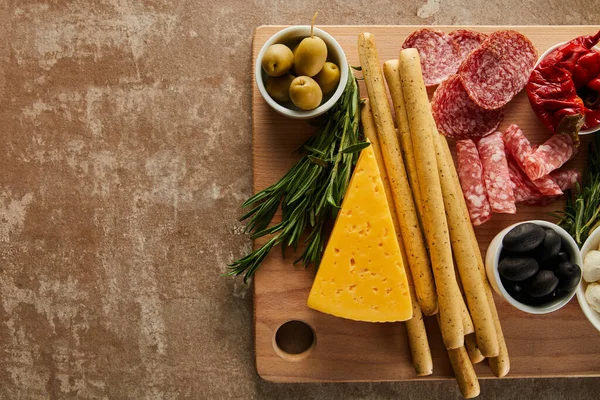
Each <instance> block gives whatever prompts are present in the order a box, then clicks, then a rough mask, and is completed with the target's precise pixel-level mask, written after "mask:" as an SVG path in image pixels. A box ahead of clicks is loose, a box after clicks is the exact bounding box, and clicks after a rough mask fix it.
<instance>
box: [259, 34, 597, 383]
mask: <svg viewBox="0 0 600 400" xmlns="http://www.w3.org/2000/svg"><path fill="white" fill-rule="evenodd" d="M282 28H283V26H262V27H259V28H257V29H256V31H255V36H254V43H253V58H254V57H256V54H257V53H258V51H259V50H260V47H261V46H262V45H263V43H264V42H265V41H266V40H267V39H268V38H269V37H270V36H271V35H272V34H274V33H275V32H277V31H278V30H280V29H282ZM321 28H323V29H325V30H326V31H327V32H329V33H330V34H332V35H333V36H334V37H335V38H336V39H337V40H338V41H339V42H340V44H341V45H342V47H343V48H344V51H345V52H346V56H347V58H348V62H349V63H350V64H351V65H358V64H359V61H358V53H357V47H356V43H357V37H358V34H359V33H361V32H367V31H368V32H371V33H373V34H374V35H375V40H376V42H377V47H378V50H379V54H380V61H381V62H382V63H383V62H384V61H386V60H388V59H393V58H397V57H398V53H399V51H400V47H401V45H402V42H403V41H404V39H405V38H406V36H408V34H410V33H411V32H413V31H414V30H415V29H418V28H419V27H417V26H327V27H321ZM435 28H436V29H440V30H444V31H446V32H449V31H451V30H454V29H457V28H458V27H456V26H454V27H452V26H437V27H435ZM467 28H469V27H467ZM470 28H471V29H476V30H478V31H481V32H492V31H494V30H498V29H506V28H507V27H501V26H495V27H490V26H478V27H470ZM510 28H511V29H516V30H518V31H520V32H522V33H523V34H525V35H527V37H529V39H530V40H531V41H532V42H533V43H534V45H535V46H536V48H537V49H538V52H539V53H540V54H541V53H542V52H543V51H545V50H546V49H547V48H549V47H550V46H551V45H553V44H555V43H558V42H561V41H565V40H569V39H571V38H573V37H575V36H579V35H583V34H590V33H595V32H597V31H598V29H600V27H599V26H529V27H521V26H519V27H510ZM253 65H254V62H253ZM252 84H253V86H254V88H253V96H252V102H253V114H252V115H253V119H252V128H253V165H254V180H253V185H254V191H255V192H256V191H258V190H261V189H263V188H265V187H266V186H268V185H270V184H272V183H274V182H275V181H277V180H278V179H279V178H280V177H281V176H282V175H283V174H284V173H285V172H286V171H287V169H288V168H289V167H290V166H292V165H293V163H294V162H295V161H296V160H297V155H295V154H292V151H293V150H295V149H297V148H298V147H299V146H300V145H301V144H302V143H303V142H304V141H305V140H306V139H307V138H308V137H309V136H310V134H311V133H312V132H313V128H312V127H311V126H310V125H309V124H308V123H306V122H302V121H294V120H290V119H287V118H285V117H283V116H280V115H279V114H277V113H276V112H275V111H273V110H272V109H271V108H270V107H269V106H268V105H267V104H266V103H265V102H264V101H263V99H262V97H261V96H260V93H259V92H258V90H257V89H256V86H255V85H254V82H252ZM361 94H362V97H365V96H366V91H365V88H364V86H363V85H362V83H361ZM511 123H516V124H518V125H519V126H520V127H521V128H522V129H523V131H524V132H525V134H526V135H527V136H528V137H529V138H530V139H531V141H532V142H533V143H541V142H543V141H544V140H545V138H547V136H548V133H547V131H546V130H545V129H544V127H543V126H542V125H541V123H540V122H539V121H538V120H537V118H536V116H535V115H534V114H533V112H532V111H531V108H530V106H529V103H528V101H527V97H526V95H525V94H524V93H521V94H519V95H518V96H517V97H516V98H515V99H514V100H513V101H512V102H511V103H510V104H509V105H508V106H507V108H506V116H505V118H504V121H503V123H502V124H501V126H500V129H501V130H503V129H504V128H506V127H507V126H508V125H510V124H511ZM587 143H588V140H587V139H586V138H584V139H583V141H582V151H581V152H580V154H579V155H578V156H577V157H576V158H575V159H574V160H572V161H570V162H569V163H568V164H567V165H566V167H567V168H569V167H579V168H582V167H583V165H584V164H585V158H586V151H585V150H584V149H585V146H586V144H587ZM451 146H452V148H453V147H454V146H453V143H451ZM453 150H454V149H453ZM563 205H564V202H563V201H557V202H554V203H552V204H550V205H548V206H546V207H532V206H518V211H517V214H516V215H498V214H496V215H494V217H493V218H492V220H491V221H489V222H487V223H486V224H484V225H483V226H481V227H478V228H477V229H476V234H477V237H478V240H479V244H480V248H481V251H482V252H484V253H485V251H486V249H487V246H488V244H489V242H490V241H491V239H492V238H493V237H494V236H495V235H496V233H498V232H499V231H500V230H501V229H503V228H504V227H506V226H508V225H510V224H512V223H515V222H518V221H522V220H528V219H545V220H552V218H551V217H549V216H548V212H551V211H555V210H558V209H562V207H563ZM276 218H279V214H278V215H277V216H276ZM261 243H263V242H262V241H258V240H257V241H256V242H255V244H254V245H255V247H256V246H259V245H260V244H261ZM294 259H295V257H294V255H293V254H286V256H285V257H282V256H281V252H279V251H277V250H275V251H273V252H272V254H270V255H269V256H268V257H267V259H266V260H265V262H264V264H263V265H262V267H261V268H260V269H259V271H258V272H257V273H256V275H255V278H254V322H255V339H256V342H255V345H256V367H257V371H258V374H259V375H260V376H261V377H262V378H264V379H267V380H270V381H278V382H308V381H389V380H412V379H447V378H453V374H452V367H451V365H450V362H449V360H448V356H447V353H446V351H445V349H444V347H443V343H442V341H441V337H440V334H439V330H438V327H437V324H436V322H435V319H434V318H430V317H427V318H426V326H427V331H428V333H429V336H430V344H431V350H432V356H433V363H434V374H433V375H431V376H428V377H424V378H417V377H416V376H415V372H414V369H413V366H412V364H411V362H410V351H409V347H408V342H407V338H406V332H405V328H404V325H403V324H400V323H391V324H390V323H388V324H371V323H363V322H354V321H349V320H344V319H341V318H335V317H333V316H330V315H326V314H322V313H319V312H317V311H314V310H311V309H309V308H308V307H307V306H306V299H307V298H308V293H309V291H310V286H311V284H312V280H313V277H314V273H315V271H314V268H309V269H304V268H302V267H300V266H294V265H293V264H292V263H293V260H294ZM495 300H496V304H497V306H498V313H499V315H500V319H501V321H502V326H503V329H504V334H505V336H506V342H507V346H508V350H509V353H510V356H511V371H510V374H509V375H508V376H509V377H512V378H525V377H562V376H598V375H600V357H598V356H597V355H598V354H600V334H599V333H598V332H597V331H596V330H595V329H594V327H593V326H592V325H591V324H590V323H589V322H588V321H587V319H586V318H585V316H584V315H583V312H582V311H581V309H580V308H579V304H578V303H577V301H576V300H575V299H573V300H572V301H571V302H570V303H569V304H568V305H566V306H565V307H564V308H563V309H561V310H559V311H557V312H554V313H552V314H550V315H539V316H538V315H529V314H526V313H523V312H521V311H519V310H517V309H515V308H513V307H511V306H510V305H509V304H508V303H507V302H505V301H504V300H502V299H501V298H500V297H498V296H496V298H495ZM289 320H301V321H305V322H306V323H308V324H309V325H310V326H311V327H313V329H314V331H315V333H316V345H315V346H314V348H313V349H312V350H311V351H310V353H309V354H308V356H307V357H305V358H303V359H302V360H301V361H288V360H285V359H283V358H281V357H280V356H279V355H277V353H276V352H275V350H274V348H273V345H274V336H275V332H276V331H277V328H278V327H279V326H281V325H282V324H283V323H284V322H286V321H289ZM475 370H476V371H477V374H478V376H479V377H481V378H489V377H492V374H491V372H490V369H489V367H488V366H487V363H480V364H477V365H476V366H475Z"/></svg>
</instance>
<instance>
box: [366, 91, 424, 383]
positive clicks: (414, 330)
mask: <svg viewBox="0 0 600 400" xmlns="http://www.w3.org/2000/svg"><path fill="white" fill-rule="evenodd" d="M361 121H362V126H363V132H364V134H365V136H366V138H367V139H369V141H370V142H371V146H372V147H373V153H374V154H375V159H376V160H377V165H379V170H380V171H379V173H380V175H381V180H382V182H383V188H384V190H385V195H386V197H387V200H388V205H389V207H390V213H391V214H392V220H393V222H394V229H395V230H396V236H397V238H398V245H399V246H400V253H401V254H402V261H403V262H404V265H405V266H406V265H408V259H407V257H406V251H405V250H404V244H403V243H402V237H401V234H400V226H399V224H398V219H397V216H396V207H395V206H394V201H393V199H392V190H391V188H390V182H389V179H388V176H387V173H386V172H385V166H384V164H383V155H382V154H381V147H380V146H379V140H378V139H377V133H376V129H375V121H374V120H373V114H372V113H371V105H370V104H369V101H368V100H366V101H365V104H364V105H363V108H362V110H361ZM406 278H407V280H408V289H409V293H410V299H411V302H412V310H413V317H412V318H411V319H409V320H408V321H405V324H406V334H407V336H408V345H409V347H410V353H411V355H412V363H413V367H414V368H415V372H416V373H417V376H425V375H431V374H432V373H433V360H432V359H431V350H430V348H429V341H428V340H427V331H426V330H425V323H424V321H423V314H422V313H421V308H420V307H419V303H418V302H417V298H416V294H415V289H414V283H413V281H412V277H411V273H410V270H409V269H407V270H406Z"/></svg>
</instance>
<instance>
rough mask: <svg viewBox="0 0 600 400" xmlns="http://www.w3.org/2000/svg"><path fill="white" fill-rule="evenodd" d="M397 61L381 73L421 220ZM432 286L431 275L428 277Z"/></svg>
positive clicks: (390, 63)
mask: <svg viewBox="0 0 600 400" xmlns="http://www.w3.org/2000/svg"><path fill="white" fill-rule="evenodd" d="M399 65H400V63H399V61H398V60H388V61H386V62H384V63H383V73H384V75H385V80H386V82H387V85H388V89H389V90H390V95H391V97H392V103H393V104H394V111H396V125H397V126H398V139H399V141H400V149H401V150H402V156H403V157H404V161H405V165H406V172H407V173H408V179H409V181H410V187H411V188H413V197H414V199H415V206H416V208H417V215H418V216H419V220H421V221H422V220H423V218H422V216H421V213H422V211H423V210H422V209H421V191H420V190H419V181H418V178H417V166H416V164H415V155H414V153H413V146H412V140H411V138H410V126H409V125H408V116H407V115H406V105H405V104H404V94H403V93H402V82H401V81H400V71H399ZM430 279H431V282H432V285H433V275H430Z"/></svg>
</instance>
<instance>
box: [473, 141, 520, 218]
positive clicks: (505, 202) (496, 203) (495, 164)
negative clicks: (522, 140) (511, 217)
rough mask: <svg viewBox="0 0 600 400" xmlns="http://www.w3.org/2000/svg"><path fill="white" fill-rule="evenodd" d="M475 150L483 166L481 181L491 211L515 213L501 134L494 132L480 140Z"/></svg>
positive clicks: (515, 208)
mask: <svg viewBox="0 0 600 400" xmlns="http://www.w3.org/2000/svg"><path fill="white" fill-rule="evenodd" d="M477 150H478V151H479V157H480V158H481V164H482V165H483V181H484V182H485V188H486V190H487V193H488V200H489V202H490V207H491V208H492V211H494V212H497V213H504V214H514V213H516V212H517V207H516V206H515V195H514V192H513V189H512V185H511V180H510V173H509V170H508V163H507V161H506V154H505V152H504V142H503V141H502V132H495V133H492V134H491V135H488V136H486V137H483V138H481V140H479V143H478V144H477Z"/></svg>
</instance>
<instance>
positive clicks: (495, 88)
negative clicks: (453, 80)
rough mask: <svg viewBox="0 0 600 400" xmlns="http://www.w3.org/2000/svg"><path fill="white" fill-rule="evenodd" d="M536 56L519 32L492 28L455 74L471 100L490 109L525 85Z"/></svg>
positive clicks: (514, 94) (508, 98)
mask: <svg viewBox="0 0 600 400" xmlns="http://www.w3.org/2000/svg"><path fill="white" fill-rule="evenodd" d="M537 57H538V56H537V51H536V49H535V47H533V44H532V43H531V42H530V41H529V39H527V38H526V37H525V36H523V35H522V34H520V33H519V32H516V31H510V30H504V31H496V32H494V33H492V34H490V35H489V36H488V37H487V39H486V40H485V41H484V42H483V43H482V44H481V46H479V47H478V48H477V49H475V50H474V51H472V52H471V53H470V54H469V55H468V57H467V58H466V59H465V60H464V61H463V62H462V64H461V65H460V68H459V70H458V75H459V76H460V79H461V81H462V83H463V85H464V87H465V90H466V91H467V93H468V94H469V97H471V99H473V101H475V103H477V104H478V105H479V106H481V107H483V108H485V109H488V110H494V109H497V108H500V107H502V106H504V105H505V104H506V103H508V102H509V101H510V100H512V99H513V97H515V96H516V95H517V93H519V92H520V91H521V90H522V89H523V88H524V87H525V85H526V84H527V80H528V79H529V75H530V74H531V71H532V70H533V67H534V66H535V63H536V61H537Z"/></svg>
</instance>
